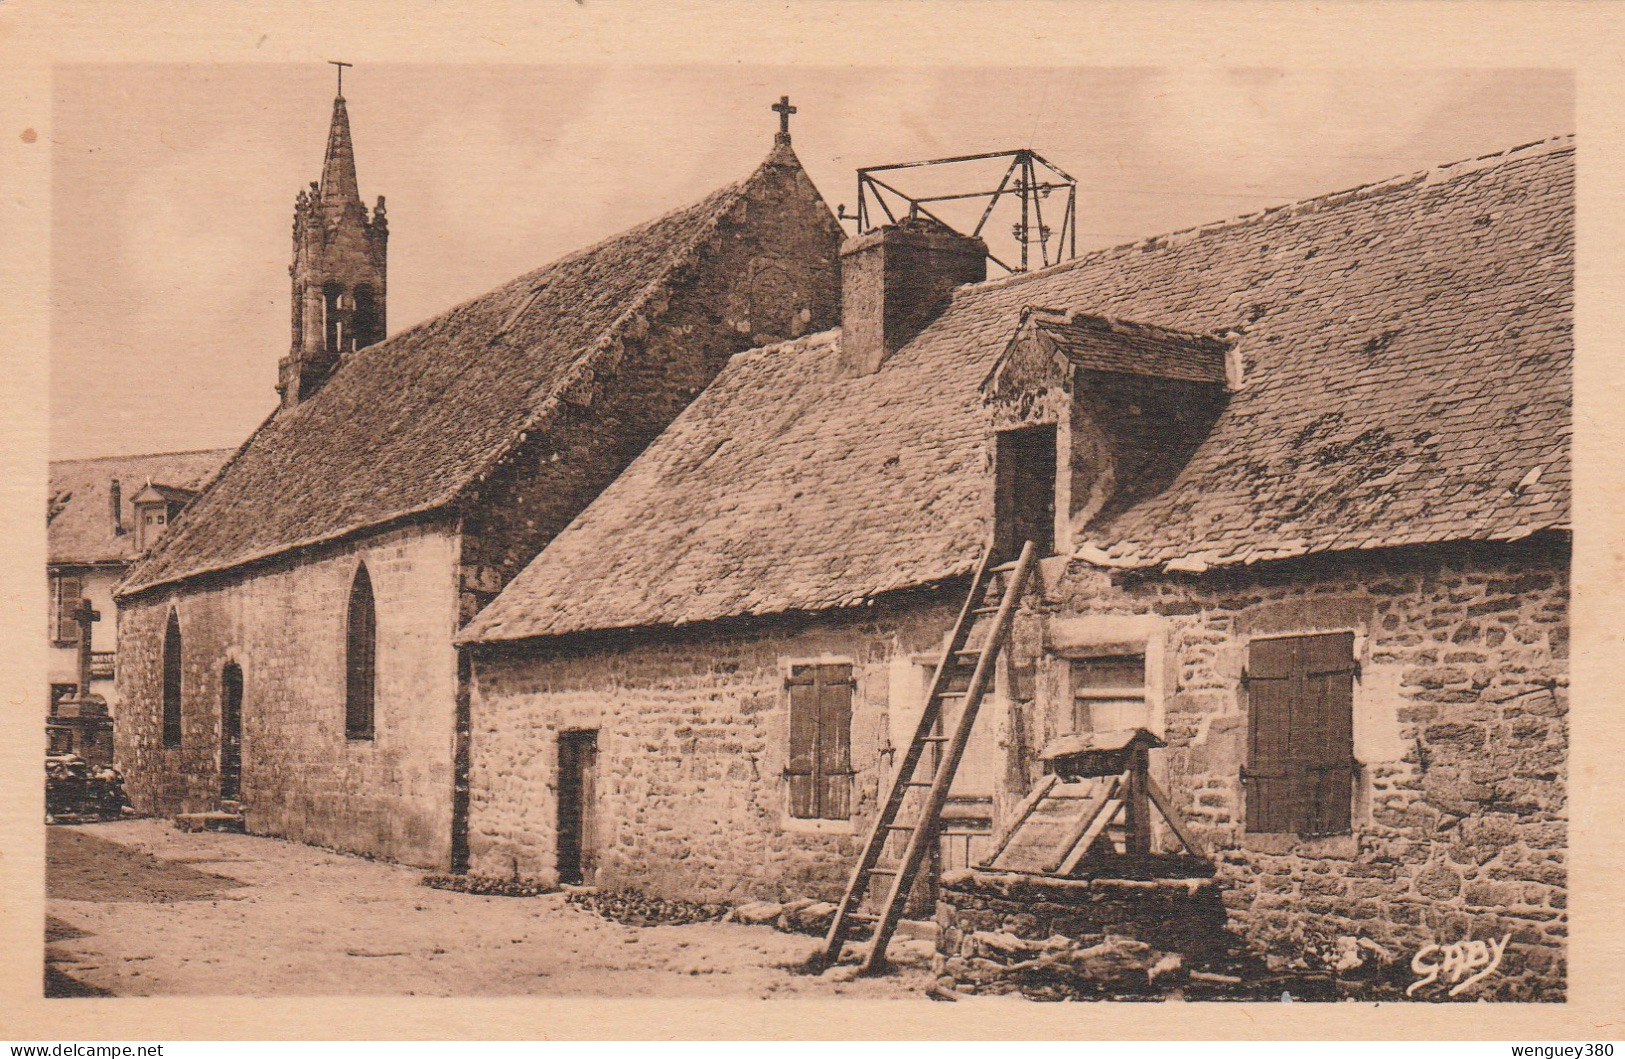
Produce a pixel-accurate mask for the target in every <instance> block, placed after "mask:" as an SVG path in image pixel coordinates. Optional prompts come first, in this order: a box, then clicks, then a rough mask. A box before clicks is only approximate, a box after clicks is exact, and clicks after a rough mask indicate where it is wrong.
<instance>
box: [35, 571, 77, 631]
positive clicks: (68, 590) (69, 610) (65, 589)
mask: <svg viewBox="0 0 1625 1059" xmlns="http://www.w3.org/2000/svg"><path fill="white" fill-rule="evenodd" d="M34 583H35V584H36V585H37V584H39V582H38V581H36V582H34ZM84 592H85V585H84V582H83V581H82V580H80V579H79V578H77V577H67V576H60V577H58V578H57V579H56V591H55V592H54V593H53V595H54V596H55V598H54V599H53V600H52V603H53V604H54V605H55V615H56V628H55V629H53V630H52V634H51V635H52V639H54V640H55V641H56V642H57V643H59V644H62V645H63V646H65V647H76V646H78V644H79V623H78V622H77V621H75V620H74V617H73V612H74V610H75V609H76V608H77V606H78V603H79V598H80V597H81V596H83V595H84ZM35 628H39V626H37V625H36V626H35Z"/></svg>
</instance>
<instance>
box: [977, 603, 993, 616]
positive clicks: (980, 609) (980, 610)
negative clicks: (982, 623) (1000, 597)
mask: <svg viewBox="0 0 1625 1059" xmlns="http://www.w3.org/2000/svg"><path fill="white" fill-rule="evenodd" d="M998 612H999V605H998V604H997V603H995V604H994V605H993V606H991V607H977V608H976V609H975V610H973V611H971V613H972V614H997V613H998Z"/></svg>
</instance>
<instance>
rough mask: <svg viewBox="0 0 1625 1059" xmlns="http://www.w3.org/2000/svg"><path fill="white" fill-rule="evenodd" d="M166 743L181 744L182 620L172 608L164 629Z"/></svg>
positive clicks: (164, 725) (171, 745) (166, 744)
mask: <svg viewBox="0 0 1625 1059" xmlns="http://www.w3.org/2000/svg"><path fill="white" fill-rule="evenodd" d="M163 701H164V722H163V728H164V745H165V746H169V747H175V746H180V745H181V620H180V616H179V615H178V614H176V613H175V611H174V610H173V609H172V610H170V612H169V625H168V626H167V627H166V628H165V629H164V699H163Z"/></svg>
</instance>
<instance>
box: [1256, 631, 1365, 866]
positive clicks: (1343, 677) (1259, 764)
mask: <svg viewBox="0 0 1625 1059" xmlns="http://www.w3.org/2000/svg"><path fill="white" fill-rule="evenodd" d="M1354 669H1355V667H1354V634H1353V633H1351V632H1343V633H1330V634H1325V635H1319V636H1286V637H1281V638H1279V639H1269V640H1254V641H1253V642H1252V643H1251V644H1249V645H1248V649H1247V715H1248V716H1247V729H1248V732H1247V734H1248V766H1247V770H1246V771H1245V772H1244V773H1243V777H1244V778H1245V779H1246V781H1247V830H1248V831H1253V832H1261V833H1266V834H1271V833H1273V834H1281V833H1285V834H1300V835H1338V834H1347V833H1348V832H1349V830H1350V827H1351V816H1352V808H1353V800H1354Z"/></svg>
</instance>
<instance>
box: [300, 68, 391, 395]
mask: <svg viewBox="0 0 1625 1059" xmlns="http://www.w3.org/2000/svg"><path fill="white" fill-rule="evenodd" d="M333 65H335V66H337V67H338V68H339V90H338V94H337V96H336V97H335V98H334V100H333V122H332V125H331V126H330V127H329V129H328V133H327V152H326V154H325V156H324V157H323V159H322V178H321V180H320V181H311V184H310V187H309V188H308V189H306V190H304V191H301V192H300V193H299V196H298V198H297V199H296V200H295V201H294V207H293V264H291V265H289V266H288V273H289V275H290V276H291V277H292V278H293V344H292V346H291V348H290V349H289V351H288V355H287V357H285V358H283V360H282V362H281V364H280V365H279V366H278V379H277V390H278V392H280V393H281V394H282V407H283V408H292V407H293V406H294V405H296V404H298V403H299V402H300V401H303V400H305V399H307V398H309V397H310V396H311V395H312V394H314V393H315V392H316V391H317V390H318V389H320V387H321V385H322V383H324V382H325V381H327V378H328V376H330V375H332V373H333V372H334V371H335V370H336V369H337V368H338V367H339V365H340V364H341V363H342V360H343V357H344V355H345V354H348V353H353V352H355V351H356V350H358V349H362V348H364V347H366V346H370V345H372V344H373V343H374V342H378V341H381V340H382V339H383V337H384V335H385V334H386V331H385V315H384V296H385V292H386V286H385V277H386V268H385V265H386V257H387V250H388V245H389V222H388V220H387V219H386V217H385V215H384V197H383V196H382V195H380V196H378V205H377V206H376V207H375V208H374V209H373V211H372V214H371V216H368V213H367V207H366V206H365V205H363V204H362V202H361V192H360V190H359V185H358V184H357V182H356V175H355V146H354V144H353V143H352V142H351V140H350V114H349V111H348V110H347V109H346V107H345V102H344V67H346V66H348V65H349V64H348V63H334V64H333Z"/></svg>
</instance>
